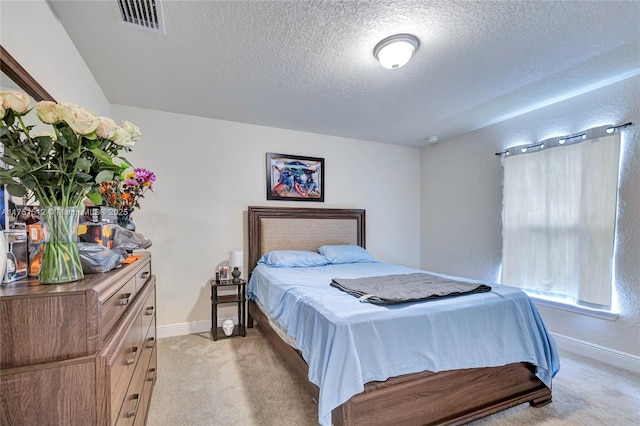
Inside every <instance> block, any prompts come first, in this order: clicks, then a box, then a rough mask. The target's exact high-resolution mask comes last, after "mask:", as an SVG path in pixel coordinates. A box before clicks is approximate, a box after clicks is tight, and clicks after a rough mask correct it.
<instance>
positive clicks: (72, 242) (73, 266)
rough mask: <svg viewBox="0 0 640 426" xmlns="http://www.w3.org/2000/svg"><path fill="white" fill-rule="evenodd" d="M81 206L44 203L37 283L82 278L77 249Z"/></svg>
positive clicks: (56, 282)
mask: <svg viewBox="0 0 640 426" xmlns="http://www.w3.org/2000/svg"><path fill="white" fill-rule="evenodd" d="M82 211H83V209H82V208H81V207H59V206H46V207H43V208H42V221H43V222H44V227H43V231H44V232H43V234H44V240H43V241H44V244H43V254H42V267H41V269H40V283H41V284H61V283H66V282H71V281H77V280H80V279H82V278H84V274H83V272H82V264H81V263H80V254H79V252H78V220H79V218H80V215H81V214H82Z"/></svg>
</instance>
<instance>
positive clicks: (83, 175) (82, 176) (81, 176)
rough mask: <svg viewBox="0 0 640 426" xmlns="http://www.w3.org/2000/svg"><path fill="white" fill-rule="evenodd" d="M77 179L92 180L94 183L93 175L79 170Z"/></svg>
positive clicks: (82, 180)
mask: <svg viewBox="0 0 640 426" xmlns="http://www.w3.org/2000/svg"><path fill="white" fill-rule="evenodd" d="M76 180H78V181H81V182H91V183H93V176H91V175H90V174H88V173H82V172H78V173H76Z"/></svg>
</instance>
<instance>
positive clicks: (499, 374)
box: [248, 207, 558, 426]
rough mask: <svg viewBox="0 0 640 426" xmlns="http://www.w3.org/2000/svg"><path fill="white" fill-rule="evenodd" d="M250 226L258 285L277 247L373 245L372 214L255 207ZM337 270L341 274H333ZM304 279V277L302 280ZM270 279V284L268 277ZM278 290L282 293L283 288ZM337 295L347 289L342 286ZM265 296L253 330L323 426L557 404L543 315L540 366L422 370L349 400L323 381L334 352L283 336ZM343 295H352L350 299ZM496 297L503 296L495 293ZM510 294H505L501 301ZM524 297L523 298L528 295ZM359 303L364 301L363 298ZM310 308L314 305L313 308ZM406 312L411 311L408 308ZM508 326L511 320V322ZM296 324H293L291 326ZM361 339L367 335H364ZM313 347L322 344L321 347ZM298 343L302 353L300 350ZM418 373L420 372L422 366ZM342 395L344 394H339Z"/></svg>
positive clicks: (447, 420)
mask: <svg viewBox="0 0 640 426" xmlns="http://www.w3.org/2000/svg"><path fill="white" fill-rule="evenodd" d="M248 222H249V223H248V236H249V241H248V265H249V273H250V274H252V273H253V272H254V269H255V276H252V277H251V280H250V288H251V286H252V285H256V284H255V281H257V280H258V277H259V276H260V275H261V274H262V272H260V268H256V265H257V263H258V260H259V259H260V258H261V257H262V256H263V255H264V254H265V253H268V252H272V251H275V250H308V251H315V250H316V249H317V248H318V247H320V246H323V245H327V244H331V245H357V246H360V247H365V242H366V234H365V229H366V221H365V211H364V210H359V209H317V208H275V207H249V209H248ZM329 266H331V265H329ZM377 267H378V268H385V267H386V266H384V265H378V266H377ZM319 269H322V268H319ZM296 272H298V271H296ZM329 273H333V271H332V272H329ZM252 275H253V274H252ZM383 275H384V274H383ZM296 279H297V280H299V276H298V278H296ZM314 279H317V278H314ZM262 280H263V281H264V279H262ZM252 281H253V282H252ZM309 281H312V280H311V275H309ZM303 284H304V283H303ZM261 285H266V286H268V285H269V284H268V282H267V284H264V283H262V284H261ZM327 286H328V283H327ZM273 291H274V292H275V291H279V290H277V289H276V287H275V284H274V290H273ZM333 291H335V292H339V290H336V289H333ZM505 291H506V292H507V293H509V297H511V295H515V296H514V297H516V296H517V295H516V292H515V291H511V290H508V289H506V290H505ZM258 293H260V292H259V291H255V292H254V294H253V295H252V298H251V300H250V301H249V309H248V311H249V319H248V324H249V327H252V326H253V323H254V321H255V322H257V323H258V325H259V328H260V330H261V331H262V332H263V334H264V335H265V336H266V338H268V339H269V341H270V342H271V343H272V345H273V346H274V348H275V349H276V350H277V351H278V352H279V353H280V355H281V356H282V357H283V358H284V359H285V361H286V362H287V363H288V365H289V366H290V367H291V369H292V370H293V371H294V372H295V373H296V374H297V375H298V376H299V377H300V379H301V380H303V382H304V383H305V384H306V386H307V389H308V390H309V392H310V393H311V395H312V396H313V397H314V398H315V399H316V401H318V402H319V422H320V423H321V424H325V425H327V424H331V423H332V424H334V425H336V426H338V425H361V424H362V425H365V424H366V425H386V424H464V423H468V422H470V421H473V420H475V419H478V418H481V417H484V416H487V415H490V414H493V413H495V412H498V411H501V410H504V409H506V408H509V407H512V406H515V405H518V404H521V403H525V402H529V403H530V405H532V406H534V407H539V406H543V405H545V404H548V403H549V402H551V377H552V376H553V375H554V374H555V373H556V372H557V369H558V361H557V353H556V351H555V344H554V343H553V339H551V337H549V336H548V334H547V333H546V329H545V328H544V325H543V324H542V322H541V320H540V319H539V318H534V320H535V321H537V322H535V325H534V328H535V327H538V328H539V334H540V335H539V336H537V337H536V339H538V340H540V341H541V342H542V343H541V346H540V347H538V348H536V349H535V350H534V352H539V353H537V354H534V355H535V356H533V355H532V356H533V359H536V360H541V361H540V362H538V361H535V360H534V361H532V360H529V359H528V358H527V357H525V358H527V359H528V361H527V362H520V361H517V362H507V363H505V364H500V365H494V364H495V361H493V362H492V363H490V364H491V365H492V366H489V367H487V366H481V367H473V368H451V369H445V370H443V369H441V368H434V369H433V371H428V370H427V369H424V368H422V369H418V370H415V371H411V372H407V373H406V374H399V375H390V376H388V377H381V379H380V380H371V381H366V382H365V383H363V385H362V386H361V388H360V389H358V388H357V386H356V388H355V389H356V391H354V390H353V389H348V391H347V394H346V396H345V394H344V393H343V392H342V390H343V389H342V388H341V384H340V383H337V384H336V383H335V382H334V380H330V381H331V382H334V383H333V386H334V388H333V389H331V388H330V387H329V388H328V386H329V385H328V384H327V383H325V382H323V380H322V377H321V376H322V375H320V376H318V371H319V370H318V359H319V358H322V356H320V355H321V354H322V353H327V352H328V351H327V350H326V347H325V349H324V350H322V349H318V348H319V347H320V346H321V345H317V342H318V341H317V340H313V339H310V340H309V339H306V338H305V333H301V332H300V330H295V332H292V331H290V330H287V331H285V332H286V333H291V334H294V335H295V336H297V337H298V338H299V341H293V342H292V341H291V339H288V337H289V338H290V337H292V336H287V335H286V334H283V331H282V330H278V328H280V327H279V325H281V324H277V322H276V321H274V320H273V318H272V317H271V316H268V315H267V313H266V312H268V307H267V306H265V305H268V304H269V301H268V300H267V298H266V297H265V300H263V301H261V300H259V299H258V297H257V296H256V294H258ZM517 293H521V292H519V291H518V292H517ZM335 297H352V296H350V295H346V294H345V295H344V296H342V295H341V296H335ZM464 297H465V298H466V301H465V302H464V303H463V304H468V303H469V301H471V300H472V299H471V298H472V297H480V298H481V297H490V296H488V295H473V296H464ZM492 297H494V298H495V295H493V296H492ZM503 297H504V296H503V295H500V298H503ZM517 297H518V298H520V296H517ZM524 297H525V299H526V301H524V302H523V301H522V300H520V301H519V302H518V303H520V304H522V303H524V304H525V305H526V303H530V302H528V298H526V296H524ZM354 300H355V299H354ZM261 302H264V304H263V303H261ZM342 302H344V303H350V302H349V301H347V299H344V300H343V299H341V303H342ZM353 303H357V301H356V302H353ZM425 303H432V302H425ZM450 303H451V302H447V303H446V304H450ZM415 305H424V303H422V304H420V303H419V304H411V306H413V307H412V308H411V309H418V308H416V307H415ZM441 305H442V304H441ZM430 306H431V307H434V306H437V305H430ZM304 309H307V310H308V309H311V308H310V307H309V306H306V305H305V306H304ZM400 309H403V310H406V309H405V308H404V307H401V308H400ZM306 312H307V314H305V315H306V316H308V315H309V312H312V314H311V315H314V314H313V311H306ZM296 315H298V314H296ZM536 315H539V314H537V310H535V307H534V308H533V309H532V316H536ZM302 316H304V315H302ZM318 316H319V317H322V318H323V320H324V318H325V317H327V315H324V314H322V313H320V314H318ZM329 316H331V315H329ZM338 322H340V321H338ZM505 323H507V324H508V323H509V322H508V321H505ZM292 324H293V323H291V322H290V323H289V325H290V326H291V325H292ZM327 324H328V326H329V327H330V328H331V330H333V328H332V327H334V325H333V324H332V323H331V322H329V323H327ZM321 325H322V324H321ZM323 326H326V324H325V325H323ZM339 326H341V324H338V325H335V327H339ZM320 329H322V327H320ZM331 333H333V331H332V332H331ZM307 334H310V333H307ZM314 334H315V335H316V337H317V335H318V334H322V333H317V332H314ZM359 335H360V336H361V335H362V333H360V334H359ZM369 340H372V341H373V340H375V338H374V337H373V336H372V337H371V339H369ZM313 345H317V346H316V348H314V346H313ZM298 346H299V347H300V348H301V349H298ZM318 352H319V353H320V355H319V354H318ZM305 359H307V360H309V362H307V361H305ZM345 360H347V358H345ZM545 360H546V361H545ZM356 361H357V359H356ZM545 362H546V365H545ZM334 364H335V363H334ZM534 364H536V365H534ZM538 364H540V365H542V367H544V368H542V367H540V366H539V365H538ZM345 365H346V366H347V367H346V368H348V370H345V371H344V372H345V373H349V372H352V371H353V370H354V367H357V366H358V365H357V362H356V364H353V365H352V364H351V362H350V361H348V360H347V361H345ZM310 367H311V368H310ZM320 368H321V369H322V368H323V367H322V366H321V367H320ZM334 368H335V366H334ZM400 368H404V369H406V367H405V366H400ZM412 368H414V369H415V367H412ZM323 371H324V370H323ZM434 371H437V372H434ZM541 371H542V373H541ZM545 371H546V372H545ZM387 373H388V372H387ZM347 375H348V374H347ZM331 377H341V375H340V374H337V375H336V374H333V375H331ZM540 377H542V379H541V378H540ZM347 387H348V386H347ZM321 389H322V391H321ZM336 390H337V393H340V395H335V393H336V392H335V391H336ZM328 395H329V396H328ZM336 401H337V402H339V404H338V403H337V402H336ZM327 407H329V408H327Z"/></svg>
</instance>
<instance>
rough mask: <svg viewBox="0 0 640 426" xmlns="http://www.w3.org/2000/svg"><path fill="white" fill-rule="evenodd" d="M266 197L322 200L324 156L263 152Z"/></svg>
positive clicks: (270, 198) (290, 199) (273, 198)
mask: <svg viewBox="0 0 640 426" xmlns="http://www.w3.org/2000/svg"><path fill="white" fill-rule="evenodd" d="M267 200H288V201H319V202H323V201H324V158H316V157H303V156H300V155H288V154H276V153H273V152H267Z"/></svg>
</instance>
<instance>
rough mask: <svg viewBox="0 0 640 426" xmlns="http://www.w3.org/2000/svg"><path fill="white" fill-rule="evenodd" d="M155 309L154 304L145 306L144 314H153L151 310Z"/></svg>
mask: <svg viewBox="0 0 640 426" xmlns="http://www.w3.org/2000/svg"><path fill="white" fill-rule="evenodd" d="M155 309H156V307H155V306H147V309H146V310H145V311H144V314H145V315H153V311H154V310H155Z"/></svg>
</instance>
